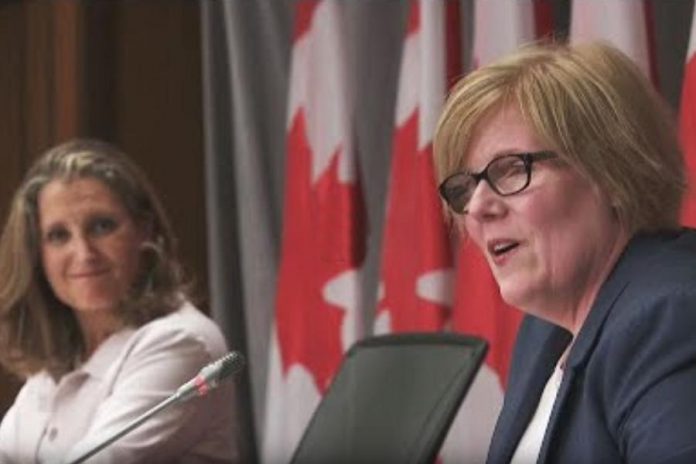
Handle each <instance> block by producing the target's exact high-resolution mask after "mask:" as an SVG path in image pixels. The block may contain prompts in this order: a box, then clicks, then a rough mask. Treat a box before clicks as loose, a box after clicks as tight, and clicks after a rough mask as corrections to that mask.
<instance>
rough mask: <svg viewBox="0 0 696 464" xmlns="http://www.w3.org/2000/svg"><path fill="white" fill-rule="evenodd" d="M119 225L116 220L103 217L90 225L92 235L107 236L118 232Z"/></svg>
mask: <svg viewBox="0 0 696 464" xmlns="http://www.w3.org/2000/svg"><path fill="white" fill-rule="evenodd" d="M117 225H118V224H117V223H116V221H115V220H114V219H111V218H107V217H103V218H97V219H95V220H94V221H92V223H91V224H90V227H89V232H90V234H91V235H96V236H100V235H107V234H109V233H111V232H113V231H114V230H116V227H117Z"/></svg>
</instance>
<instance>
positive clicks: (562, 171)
mask: <svg viewBox="0 0 696 464" xmlns="http://www.w3.org/2000/svg"><path fill="white" fill-rule="evenodd" d="M548 149H549V147H548V146H544V145H542V144H541V143H540V141H539V139H538V138H537V137H536V135H535V134H534V133H533V131H532V130H531V129H530V127H529V126H528V125H527V124H526V122H525V121H524V120H523V118H522V115H521V114H520V112H519V111H518V110H517V108H516V107H514V106H505V107H502V108H501V109H500V110H498V111H495V112H494V113H492V114H491V115H490V116H488V117H487V118H486V119H484V120H483V121H482V122H481V123H480V124H479V126H478V127H477V129H476V130H475V131H474V134H473V139H472V142H471V145H470V146H469V151H468V153H467V157H466V160H467V162H466V168H467V170H470V171H474V172H479V171H480V170H481V169H483V168H484V167H485V166H486V165H487V164H488V162H490V161H491V160H492V159H494V158H497V157H499V156H502V155H506V154H511V153H528V152H538V151H544V150H548ZM460 220H462V221H463V226H464V227H465V228H466V231H467V232H468V234H469V236H470V237H471V239H472V240H473V241H474V242H475V243H476V245H477V246H478V247H479V249H481V251H482V252H483V253H484V255H485V257H486V259H487V261H488V264H489V265H490V267H491V269H492V271H493V274H494V276H495V278H496V280H497V282H498V285H499V286H500V291H501V294H502V296H503V298H504V299H505V301H506V302H508V303H509V304H511V305H513V306H516V307H518V308H520V309H523V310H525V311H527V312H530V313H537V315H540V316H541V317H544V315H546V316H547V317H545V318H546V319H552V321H556V322H562V321H560V320H559V319H558V318H559V317H560V318H563V317H565V316H563V314H564V313H566V312H571V313H572V312H573V311H576V310H577V309H578V307H579V306H581V305H582V304H586V303H587V301H586V300H587V299H588V295H590V297H591V295H592V292H593V291H596V290H597V289H598V288H599V286H600V285H601V283H602V282H603V280H604V277H605V276H606V273H607V272H608V271H609V268H610V267H611V266H612V265H613V262H614V261H613V258H615V257H616V256H618V254H617V252H616V250H617V249H618V250H619V252H620V250H622V249H623V246H624V245H625V243H626V239H625V234H623V232H622V231H623V228H622V227H621V226H620V224H619V221H618V220H617V219H616V217H615V215H614V214H613V212H612V210H611V207H610V202H609V200H608V199H607V198H606V197H605V196H604V195H602V194H600V192H599V189H598V188H596V187H595V186H594V185H593V184H592V183H591V182H589V181H588V180H586V179H585V178H583V177H582V176H580V174H578V173H577V171H576V170H575V169H573V168H572V167H570V166H569V165H567V164H565V163H564V162H563V161H561V160H560V159H559V158H554V159H548V160H542V161H537V162H535V163H534V164H533V165H532V173H531V181H530V184H529V186H528V187H527V188H526V189H525V190H523V191H521V192H519V193H517V194H514V195H511V196H507V197H502V196H500V195H498V194H496V193H495V192H494V191H493V190H491V188H490V186H489V185H488V184H487V183H486V182H485V181H481V182H479V184H478V186H477V187H476V190H475V191H474V194H473V197H472V198H471V201H470V203H469V212H468V214H465V215H464V216H460ZM554 313H555V315H552V316H549V314H554ZM571 317H572V316H571ZM562 325H566V324H562Z"/></svg>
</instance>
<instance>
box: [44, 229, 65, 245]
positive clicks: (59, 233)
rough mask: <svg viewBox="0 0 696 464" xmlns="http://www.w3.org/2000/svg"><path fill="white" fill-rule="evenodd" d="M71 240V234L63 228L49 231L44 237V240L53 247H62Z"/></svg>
mask: <svg viewBox="0 0 696 464" xmlns="http://www.w3.org/2000/svg"><path fill="white" fill-rule="evenodd" d="M69 238H70V233H69V232H68V231H67V230H66V229H63V228H62V227H59V228H55V229H51V230H49V231H48V232H47V233H46V235H45V236H44V240H45V241H46V242H47V243H50V244H51V245H62V244H63V243H65V242H67V241H68V239H69Z"/></svg>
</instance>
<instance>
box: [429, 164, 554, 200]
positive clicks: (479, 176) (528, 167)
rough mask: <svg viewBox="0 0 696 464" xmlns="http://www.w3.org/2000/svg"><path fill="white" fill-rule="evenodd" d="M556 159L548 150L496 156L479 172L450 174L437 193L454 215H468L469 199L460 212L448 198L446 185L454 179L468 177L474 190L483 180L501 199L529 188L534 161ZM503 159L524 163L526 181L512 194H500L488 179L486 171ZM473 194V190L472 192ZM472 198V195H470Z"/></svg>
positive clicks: (441, 183)
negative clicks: (513, 159)
mask: <svg viewBox="0 0 696 464" xmlns="http://www.w3.org/2000/svg"><path fill="white" fill-rule="evenodd" d="M556 157H558V154H557V153H555V152H553V151H549V150H542V151H535V152H527V153H510V154H507V155H502V156H498V157H496V158H494V159H492V160H490V161H489V162H488V164H486V166H485V167H484V168H483V169H481V170H480V171H479V172H469V171H458V172H455V173H454V174H451V175H449V176H447V177H446V178H445V180H443V181H442V182H440V185H439V186H438V189H437V190H438V193H439V194H440V198H442V199H443V200H444V201H445V203H447V207H448V208H449V209H450V210H451V211H452V212H453V213H455V214H468V208H467V206H468V205H469V202H470V201H471V198H469V201H467V202H466V204H465V206H464V208H462V210H461V211H457V210H456V209H455V208H454V207H453V206H452V202H451V201H450V198H449V197H448V193H447V192H448V189H447V186H446V184H447V183H448V182H450V181H451V180H452V179H454V178H459V177H461V176H468V177H471V178H472V179H474V189H476V187H477V186H478V184H479V183H481V181H482V180H485V181H486V183H487V184H488V186H489V187H490V188H491V190H493V191H494V192H495V193H496V194H498V195H500V196H501V197H508V196H511V195H515V194H518V193H520V192H522V191H523V190H525V189H526V188H527V187H529V184H530V183H531V181H532V166H533V165H534V163H535V162H536V161H545V160H548V159H553V158H556ZM505 158H517V159H519V160H521V161H522V162H523V163H524V170H525V173H526V174H527V180H526V181H525V182H524V184H523V185H522V187H520V188H519V189H516V190H514V191H512V192H506V193H503V192H501V191H500V190H499V189H498V187H496V185H495V183H494V182H493V181H492V180H491V179H490V177H489V176H488V169H489V168H490V167H491V165H492V164H494V163H496V162H499V161H500V160H501V159H505ZM472 193H473V190H472ZM472 196H473V195H472Z"/></svg>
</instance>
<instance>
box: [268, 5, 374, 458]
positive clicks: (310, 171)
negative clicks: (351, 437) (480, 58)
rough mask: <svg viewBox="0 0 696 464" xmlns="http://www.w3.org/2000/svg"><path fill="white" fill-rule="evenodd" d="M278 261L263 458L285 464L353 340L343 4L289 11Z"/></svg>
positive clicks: (354, 231)
mask: <svg viewBox="0 0 696 464" xmlns="http://www.w3.org/2000/svg"><path fill="white" fill-rule="evenodd" d="M294 5H295V31H294V37H293V48H292V64H291V76H290V96H289V105H288V135H287V150H288V151H287V163H286V166H287V167H286V173H287V174H286V179H287V180H286V190H285V206H284V214H285V217H284V223H283V238H282V255H281V263H280V270H279V277H278V291H277V297H276V298H277V300H276V314H275V322H274V327H273V329H272V330H273V333H272V341H271V343H272V346H271V349H270V352H271V354H270V362H269V374H268V379H269V380H268V384H267V389H266V417H265V423H264V424H265V433H264V438H263V449H262V459H263V461H264V462H266V463H269V464H276V463H284V462H288V461H289V460H290V458H291V456H292V453H293V451H294V449H295V447H296V445H297V443H298V442H299V439H300V438H301V436H302V433H303V431H304V429H305V428H306V426H307V423H308V422H309V419H310V418H311V415H312V413H313V412H314V409H315V408H316V406H317V405H318V403H319V401H320V398H321V396H322V394H323V393H324V392H325V391H326V389H327V387H328V386H329V384H330V382H331V379H332V376H333V375H334V373H335V371H336V369H337V367H338V366H339V364H340V362H341V359H342V356H343V353H344V351H345V350H346V349H347V348H349V347H350V345H352V344H353V342H355V341H356V339H357V338H358V337H359V336H360V335H361V334H362V327H361V322H360V314H361V311H360V308H359V305H360V303H361V301H362V300H361V292H360V287H359V278H358V277H359V276H358V274H359V272H360V268H361V265H362V263H363V261H364V256H365V233H364V227H365V224H364V222H365V219H364V218H365V213H364V204H363V200H362V196H361V190H360V185H359V181H358V169H357V159H356V156H355V153H354V150H353V142H352V134H353V130H352V127H351V126H352V123H353V106H352V102H353V98H352V96H353V92H352V89H351V87H350V85H349V82H348V79H347V78H346V70H347V69H350V68H349V65H348V64H347V63H346V60H347V58H348V57H347V53H346V50H345V43H344V41H343V40H342V39H343V34H342V31H343V28H344V26H343V22H342V21H343V4H342V3H341V2H339V1H335V0H329V1H327V0H323V1H316V2H310V1H302V2H296V3H295V4H294Z"/></svg>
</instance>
